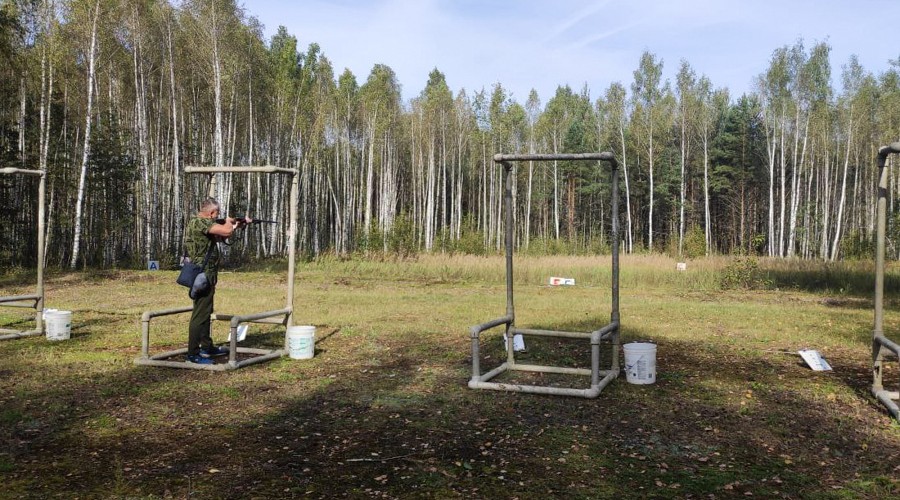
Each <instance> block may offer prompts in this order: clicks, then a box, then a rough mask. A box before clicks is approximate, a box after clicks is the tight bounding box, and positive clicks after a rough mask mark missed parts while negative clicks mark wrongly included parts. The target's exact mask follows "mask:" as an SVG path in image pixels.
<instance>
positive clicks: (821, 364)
mask: <svg viewBox="0 0 900 500" xmlns="http://www.w3.org/2000/svg"><path fill="white" fill-rule="evenodd" d="M797 352H798V353H799V354H800V356H801V357H802V358H803V361H806V364H807V365H809V367H810V368H812V369H813V370H815V371H817V372H822V371H831V365H829V364H828V361H825V358H823V357H822V355H821V354H819V351H815V350H813V349H802V350H800V351H797Z"/></svg>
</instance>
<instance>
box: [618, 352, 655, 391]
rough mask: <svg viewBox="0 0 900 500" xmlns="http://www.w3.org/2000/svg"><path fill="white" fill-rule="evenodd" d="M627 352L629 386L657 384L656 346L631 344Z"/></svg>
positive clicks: (626, 374) (626, 369) (626, 378)
mask: <svg viewBox="0 0 900 500" xmlns="http://www.w3.org/2000/svg"><path fill="white" fill-rule="evenodd" d="M622 347H623V348H624V350H625V380H626V381H628V383H629V384H652V383H654V382H656V344H653V343H650V342H629V343H628V344H625V345H623V346H622Z"/></svg>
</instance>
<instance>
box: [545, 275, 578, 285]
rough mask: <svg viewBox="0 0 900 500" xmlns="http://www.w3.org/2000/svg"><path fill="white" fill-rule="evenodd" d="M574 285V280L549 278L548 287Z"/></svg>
mask: <svg viewBox="0 0 900 500" xmlns="http://www.w3.org/2000/svg"><path fill="white" fill-rule="evenodd" d="M559 285H575V278H558V277H556V276H550V286H559Z"/></svg>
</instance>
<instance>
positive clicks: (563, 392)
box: [469, 152, 620, 398]
mask: <svg viewBox="0 0 900 500" xmlns="http://www.w3.org/2000/svg"><path fill="white" fill-rule="evenodd" d="M516 161H605V162H608V163H609V164H610V166H611V167H612V204H611V205H612V210H611V217H612V224H611V226H612V229H611V233H612V234H611V238H610V246H611V247H612V305H611V309H612V311H611V313H610V322H609V324H607V325H606V326H604V327H602V328H600V329H598V330H595V331H593V332H589V333H586V332H562V331H553V330H535V329H528V328H516V327H515V321H516V313H515V307H514V304H513V260H512V256H513V247H514V245H513V229H514V228H513V225H514V220H513V213H514V212H513V206H512V186H513V184H514V183H515V174H514V171H513V168H512V163H511V162H516ZM494 162H495V163H499V164H501V165H503V167H504V170H505V174H506V175H505V182H504V192H503V198H504V210H505V212H506V224H505V225H506V228H505V229H506V240H505V247H506V316H503V317H502V318H497V319H494V320H491V321H488V322H486V323H482V324H480V325H476V326H473V327H471V329H470V335H471V338H472V378H471V379H470V380H469V387H470V388H472V389H489V390H496V391H509V392H526V393H532V394H551V395H557V396H575V397H582V398H596V397H597V396H599V395H600V392H601V391H603V389H604V388H605V387H606V386H607V385H609V383H610V382H612V381H613V380H615V379H616V378H617V377H618V376H619V371H620V368H619V344H620V341H619V169H618V166H619V165H618V162H617V161H616V157H615V155H613V154H612V153H609V152H605V153H581V154H515V155H504V154H497V155H494ZM500 325H504V326H505V327H506V352H507V359H506V362H504V363H503V364H501V365H500V366H498V367H496V368H494V369H493V370H490V371H489V372H487V373H485V374H482V373H481V366H480V336H481V332H483V331H485V330H489V329H491V328H495V327H498V326H500ZM516 334H522V335H530V336H540V337H554V338H568V339H576V340H590V345H591V368H590V369H586V368H571V367H561V366H545V365H530V364H521V363H518V362H516V358H515V349H513V337H514V336H515V335H516ZM604 343H605V344H607V345H609V346H610V347H611V350H612V352H611V356H610V357H611V362H610V366H609V369H606V370H601V369H600V348H601V344H604ZM507 371H523V372H538V373H557V374H565V375H586V376H590V378H591V384H590V387H588V388H586V389H577V388H566V387H548V386H539V385H525V384H508V383H500V382H491V380H492V379H494V378H496V377H497V376H498V375H500V374H502V373H505V372H507Z"/></svg>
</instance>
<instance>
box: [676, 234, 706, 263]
mask: <svg viewBox="0 0 900 500" xmlns="http://www.w3.org/2000/svg"><path fill="white" fill-rule="evenodd" d="M681 255H682V257H684V258H685V259H696V258H698V257H703V256H704V255H706V233H705V232H704V231H703V228H701V227H700V226H692V227H691V228H690V229H688V231H687V233H686V234H685V235H684V244H683V246H682V250H681Z"/></svg>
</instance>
